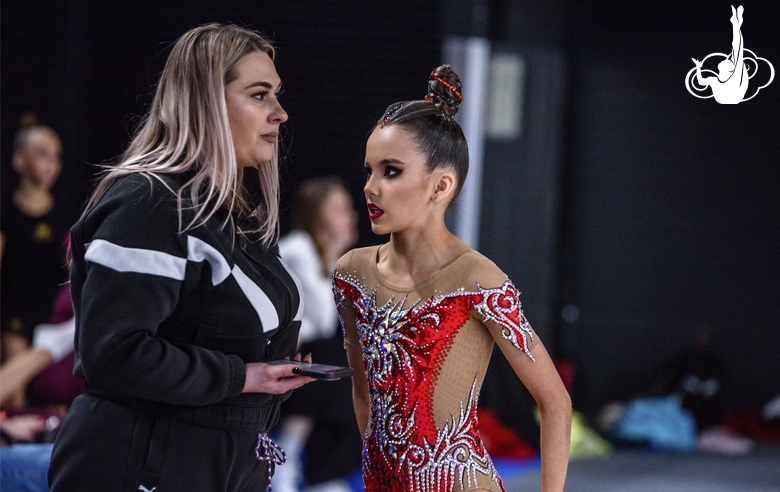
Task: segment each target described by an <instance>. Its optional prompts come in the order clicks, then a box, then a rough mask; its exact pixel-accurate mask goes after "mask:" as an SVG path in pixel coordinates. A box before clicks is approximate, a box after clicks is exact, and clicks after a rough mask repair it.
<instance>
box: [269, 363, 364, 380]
mask: <svg viewBox="0 0 780 492" xmlns="http://www.w3.org/2000/svg"><path fill="white" fill-rule="evenodd" d="M266 364H272V365H275V366H277V365H281V364H293V365H296V366H298V367H300V368H301V372H300V375H301V376H309V377H311V378H317V379H329V380H333V379H341V378H344V377H347V376H351V375H352V372H353V370H352V368H351V367H342V366H331V365H328V364H314V363H312V362H300V361H297V360H288V359H282V360H269V361H267V362H266Z"/></svg>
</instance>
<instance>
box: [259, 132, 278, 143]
mask: <svg viewBox="0 0 780 492" xmlns="http://www.w3.org/2000/svg"><path fill="white" fill-rule="evenodd" d="M262 138H263V140H265V141H266V142H271V143H276V140H277V139H278V138H279V134H278V133H266V134H265V135H263V136H262Z"/></svg>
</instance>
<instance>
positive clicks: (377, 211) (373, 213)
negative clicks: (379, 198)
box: [367, 203, 385, 220]
mask: <svg viewBox="0 0 780 492" xmlns="http://www.w3.org/2000/svg"><path fill="white" fill-rule="evenodd" d="M367 205H368V218H369V219H371V220H376V219H378V218H379V217H381V216H382V215H384V213H385V211H384V210H382V209H381V208H379V207H377V206H376V205H374V204H373V203H368V204H367Z"/></svg>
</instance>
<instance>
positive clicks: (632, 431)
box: [610, 395, 698, 452]
mask: <svg viewBox="0 0 780 492" xmlns="http://www.w3.org/2000/svg"><path fill="white" fill-rule="evenodd" d="M610 431H611V433H613V435H614V436H615V437H617V438H618V439H622V440H626V441H637V442H647V443H649V444H650V446H652V447H654V448H657V449H664V450H671V451H684V452H690V451H693V450H694V449H696V443H697V438H698V436H697V431H696V422H695V420H694V419H693V415H692V414H691V412H689V411H688V410H686V409H684V408H683V407H682V402H681V400H680V398H679V397H678V396H676V395H670V396H664V397H657V398H637V399H636V400H633V401H631V402H630V403H628V404H627V405H626V407H625V409H624V410H623V414H622V415H621V417H620V419H619V420H618V421H617V422H615V424H614V426H613V427H612V428H611V429H610Z"/></svg>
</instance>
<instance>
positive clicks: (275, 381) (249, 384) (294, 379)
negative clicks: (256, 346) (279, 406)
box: [242, 354, 314, 395]
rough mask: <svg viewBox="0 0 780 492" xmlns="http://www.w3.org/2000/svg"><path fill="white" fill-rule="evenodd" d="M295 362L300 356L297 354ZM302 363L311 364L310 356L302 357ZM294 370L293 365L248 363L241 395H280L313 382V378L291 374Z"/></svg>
mask: <svg viewBox="0 0 780 492" xmlns="http://www.w3.org/2000/svg"><path fill="white" fill-rule="evenodd" d="M295 360H298V361H300V360H301V354H297V355H296V356H295ZM303 362H311V354H309V355H307V356H306V357H304V358H303ZM295 368H296V366H295V365H293V364H280V365H271V364H266V363H264V362H250V363H248V364H247V365H246V382H245V383H244V390H243V391H242V393H268V394H271V395H281V394H283V393H287V392H288V391H290V390H293V389H295V388H300V387H301V386H303V385H304V384H307V383H311V382H312V381H314V378H310V377H308V376H299V375H297V374H295V373H294V372H293V369H295Z"/></svg>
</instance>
